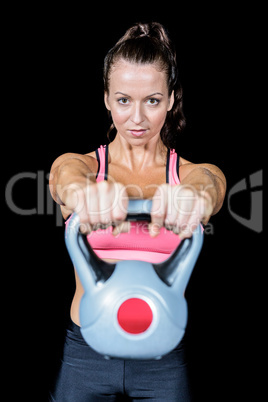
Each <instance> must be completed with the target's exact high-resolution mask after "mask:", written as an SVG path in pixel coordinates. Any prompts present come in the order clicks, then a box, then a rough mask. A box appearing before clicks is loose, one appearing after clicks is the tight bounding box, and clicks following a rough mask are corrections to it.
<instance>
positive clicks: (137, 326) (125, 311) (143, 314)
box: [117, 298, 153, 334]
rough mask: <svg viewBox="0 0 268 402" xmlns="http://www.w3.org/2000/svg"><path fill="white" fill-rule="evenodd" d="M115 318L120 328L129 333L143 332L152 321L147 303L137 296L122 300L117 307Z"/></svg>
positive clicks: (151, 313)
mask: <svg viewBox="0 0 268 402" xmlns="http://www.w3.org/2000/svg"><path fill="white" fill-rule="evenodd" d="M117 320H118V323H119V325H120V327H121V328H123V330H124V331H126V332H128V333H130V334H141V333H142V332H145V331H146V330H147V329H148V328H149V327H150V325H151V323H152V321H153V312H152V310H151V307H150V306H149V304H148V303H146V302H145V301H144V300H142V299H139V298H131V299H128V300H126V301H124V302H123V303H122V304H121V306H120V307H119V309H118V313H117Z"/></svg>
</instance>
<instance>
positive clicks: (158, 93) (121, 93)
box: [115, 92, 164, 98]
mask: <svg viewBox="0 0 268 402" xmlns="http://www.w3.org/2000/svg"><path fill="white" fill-rule="evenodd" d="M119 94H120V95H123V96H126V97H127V98H130V96H129V95H127V94H124V93H123V92H115V95H119ZM155 95H161V96H164V95H163V94H161V92H154V93H153V94H151V95H148V96H146V98H151V97H152V96H155Z"/></svg>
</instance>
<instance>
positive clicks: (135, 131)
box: [129, 129, 147, 137]
mask: <svg viewBox="0 0 268 402" xmlns="http://www.w3.org/2000/svg"><path fill="white" fill-rule="evenodd" d="M129 131H130V132H131V134H132V135H134V136H135V137H140V136H141V135H143V134H144V133H146V131H147V129H141V130H129Z"/></svg>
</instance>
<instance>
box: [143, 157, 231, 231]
mask: <svg viewBox="0 0 268 402" xmlns="http://www.w3.org/2000/svg"><path fill="white" fill-rule="evenodd" d="M180 180H181V183H180V184H179V185H177V186H169V185H167V184H164V185H162V186H159V188H158V189H157V191H156V193H155V195H154V197H153V205H152V212H151V217H152V221H151V224H150V234H151V236H157V235H158V234H159V230H160V228H161V227H162V226H165V227H167V228H168V229H170V230H173V232H174V233H177V234H179V235H180V237H182V238H184V237H191V235H192V233H193V231H194V230H195V229H196V227H197V226H198V225H199V224H200V223H203V224H205V225H206V224H207V223H208V221H209V219H210V217H211V216H212V215H214V214H216V213H217V212H218V211H219V210H220V208H221V206H222V204H223V201H224V196H225V192H226V179H225V176H224V174H223V173H222V171H221V170H220V169H219V168H218V167H217V166H215V165H211V164H193V163H190V162H187V161H185V160H183V163H182V165H181V166H180Z"/></svg>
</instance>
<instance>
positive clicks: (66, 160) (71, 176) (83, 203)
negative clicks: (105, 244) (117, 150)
mask: <svg viewBox="0 0 268 402" xmlns="http://www.w3.org/2000/svg"><path fill="white" fill-rule="evenodd" d="M97 170H98V162H97V160H96V159H95V158H93V157H91V156H89V155H80V154H72V153H67V154H64V155H62V156H60V157H59V158H57V159H56V160H55V162H54V163H53V165H52V167H51V171H50V179H49V187H50V192H51V195H52V197H53V199H54V200H55V201H56V202H57V203H58V204H60V205H61V210H62V213H63V216H64V218H66V217H67V216H68V215H69V214H70V213H72V212H76V213H77V214H78V215H79V217H80V223H81V229H82V230H83V232H90V231H91V230H92V226H97V225H99V224H101V225H102V226H109V225H110V224H111V222H113V223H115V224H117V225H119V224H120V223H122V222H123V221H124V220H125V217H126V210H127V205H128V196H127V193H126V190H125V188H124V187H123V185H122V184H120V183H116V182H109V181H106V180H103V181H101V182H99V183H97V182H96V172H97Z"/></svg>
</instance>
